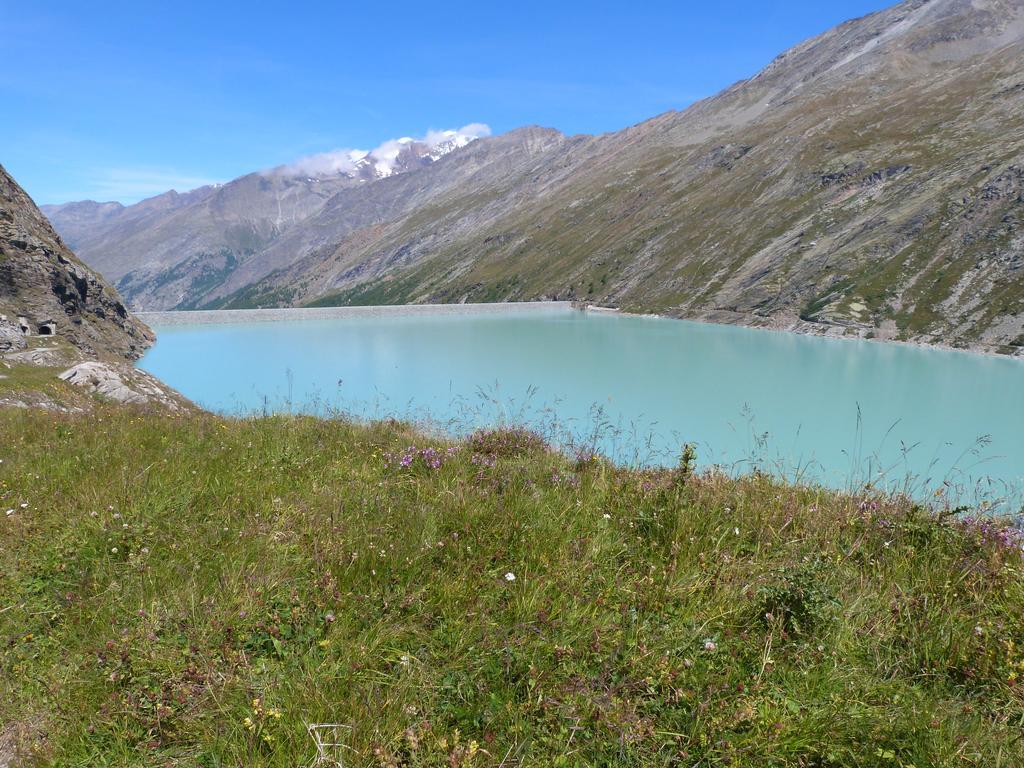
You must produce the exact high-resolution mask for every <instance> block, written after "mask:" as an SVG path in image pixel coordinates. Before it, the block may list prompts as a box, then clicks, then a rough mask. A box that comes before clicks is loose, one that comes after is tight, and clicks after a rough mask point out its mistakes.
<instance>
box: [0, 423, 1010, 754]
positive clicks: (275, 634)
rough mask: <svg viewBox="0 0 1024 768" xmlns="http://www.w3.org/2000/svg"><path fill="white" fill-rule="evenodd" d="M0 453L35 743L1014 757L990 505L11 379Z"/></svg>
mask: <svg viewBox="0 0 1024 768" xmlns="http://www.w3.org/2000/svg"><path fill="white" fill-rule="evenodd" d="M411 445H415V446H417V451H416V452H415V456H414V458H413V459H412V462H411V466H409V467H402V466H401V459H402V457H403V455H405V454H406V453H409V452H408V451H407V449H408V447H409V446H411ZM428 446H429V447H432V448H434V449H436V451H438V454H437V456H438V460H439V462H440V466H439V467H438V468H432V467H431V466H430V464H431V461H433V458H432V457H433V456H434V454H431V453H429V452H428V453H426V454H425V457H424V454H423V453H422V452H421V449H425V448H427V447H428ZM409 455H412V453H409ZM0 459H2V460H3V463H2V464H0V513H2V512H3V511H5V510H7V509H12V510H13V513H12V514H11V515H9V516H0V531H2V535H0V751H2V749H3V745H5V744H7V745H10V744H11V743H14V742H17V743H18V744H19V747H18V748H19V749H20V751H21V754H22V755H23V756H24V760H25V763H26V764H28V765H33V764H39V765H60V766H107V765H109V766H127V765H146V766H206V767H209V766H240V765H244V766H282V767H283V766H289V767H290V768H291V767H293V766H298V765H307V764H309V763H310V762H311V761H312V759H313V757H314V754H315V751H314V745H313V742H312V740H311V739H310V737H309V736H308V735H307V733H306V725H307V724H310V723H343V724H347V725H350V726H351V728H352V730H351V732H346V733H345V735H344V738H345V741H346V744H347V745H348V746H349V747H350V748H351V749H346V750H344V760H345V764H346V765H367V766H371V765H372V766H558V765H566V766H602V765H604V766H610V765H615V766H661V765H665V766H668V765H677V766H758V767H762V766H808V767H809V766H859V767H860V766H885V767H886V768H888V767H889V766H897V767H898V768H908V766H916V768H926V767H929V766H965V765H970V766H985V768H995V767H996V766H1006V767H1010V766H1019V765H1024V744H1022V741H1021V733H1022V728H1024V689H1022V688H1021V687H1020V685H1019V684H1018V676H1020V675H1024V617H1022V615H1021V610H1020V606H1021V605H1022V604H1024V571H1022V567H1024V565H1022V560H1021V552H1020V544H1019V542H1018V541H1009V542H1004V541H1002V540H1001V539H1002V537H1004V536H1009V534H1006V533H1004V532H1002V531H1000V530H998V529H997V528H996V527H995V526H994V525H980V524H967V523H964V522H958V521H956V519H955V518H954V517H952V516H947V517H945V518H942V517H940V516H935V515H933V514H931V513H927V512H925V511H923V510H922V509H920V508H919V507H917V506H915V505H913V504H912V503H910V502H908V501H906V500H902V499H882V498H875V497H873V496H871V495H870V494H861V495H855V496H851V495H842V494H836V493H832V492H827V491H823V490H818V489H814V488H802V487H793V486H788V485H783V484H780V483H778V482H776V481H773V480H771V479H769V478H767V477H763V476H753V477H748V478H744V479H739V480H734V479H728V478H726V477H723V476H720V475H713V474H697V475H695V474H693V473H692V471H690V470H689V469H688V468H684V469H681V470H676V471H674V472H673V471H659V472H637V471H628V470H624V469H617V468H615V467H612V466H610V465H609V464H607V463H605V462H603V461H601V460H581V461H575V460H573V459H569V458H566V457H564V456H561V455H559V454H557V453H554V452H552V451H549V450H548V449H546V448H545V447H544V445H543V444H542V443H540V442H539V441H538V440H536V439H531V438H529V437H528V436H525V435H522V434H519V433H501V434H498V435H491V436H485V437H480V438H478V439H477V440H475V441H473V442H465V443H458V444H448V443H443V442H440V441H437V440H433V439H429V438H426V437H424V436H422V435H420V434H417V433H416V432H414V431H413V430H411V429H410V428H409V427H407V426H403V425H401V424H396V423H382V424H376V425H370V426H359V425H354V424H350V423H347V422H345V421H341V420H318V419H314V418H299V417H275V418H264V419H253V420H228V419H222V418H218V417H215V416H211V415H206V414H192V415H179V416H173V415H162V414H155V413H146V412H142V411H136V410H130V409H118V408H113V407H106V406H102V405H98V406H95V407H94V408H93V409H92V410H91V411H90V412H89V413H86V414H78V415H54V414H46V413H40V412H34V411H21V410H19V411H14V410H9V411H4V412H0ZM22 505H25V506H24V507H23V506H22ZM506 574H514V577H515V578H514V580H512V579H511V578H507V577H506Z"/></svg>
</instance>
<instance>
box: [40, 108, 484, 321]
mask: <svg viewBox="0 0 1024 768" xmlns="http://www.w3.org/2000/svg"><path fill="white" fill-rule="evenodd" d="M485 131H486V126H480V125H470V126H465V127H464V128H462V129H460V130H459V131H437V132H432V133H430V134H428V135H427V136H426V137H424V138H423V139H412V138H402V139H397V140H394V141H389V142H385V143H384V144H382V145H381V146H380V147H378V148H376V149H375V150H372V151H370V152H360V151H346V152H341V153H328V154H324V155H317V156H314V157H311V158H306V159H305V160H303V161H300V162H298V163H295V164H294V165H291V166H280V167H278V168H274V169H271V170H268V171H264V172H259V173H251V174H248V175H246V176H243V177H241V178H238V179H235V180H234V181H232V182H230V183H228V184H223V185H211V186H206V187H201V188H199V189H196V190H193V191H191V192H187V193H184V194H179V193H178V192H176V191H170V192H166V193H164V194H162V195H158V196H156V197H153V198H150V199H148V200H143V201H142V202H140V203H137V204H135V205H131V206H122V205H121V204H119V203H113V202H109V203H97V202H93V201H84V202H76V203H68V204H65V205H56V206H54V205H50V206H43V211H44V212H45V213H46V215H47V216H49V217H50V220H51V221H52V222H53V223H54V225H55V226H56V227H57V228H58V229H59V231H61V232H62V233H63V234H64V236H65V237H66V238H67V240H68V242H69V244H70V245H71V246H72V247H73V248H74V249H75V250H76V251H77V252H78V253H80V254H81V255H82V257H83V258H84V259H86V260H87V262H88V263H89V264H90V265H91V266H93V267H94V268H96V269H97V270H99V271H100V272H102V273H103V274H104V275H105V276H106V277H108V278H109V279H111V280H113V281H115V282H116V283H117V285H118V287H119V289H120V290H121V292H122V293H123V294H124V295H125V297H126V298H127V299H128V300H129V302H130V303H132V304H133V305H135V306H136V307H138V308H144V309H167V308H188V307H192V306H195V305H196V304H198V303H199V302H200V301H202V300H203V299H204V297H205V296H206V295H207V294H208V293H209V292H210V291H212V290H214V289H216V288H217V287H218V286H220V285H221V284H222V283H224V282H225V281H227V280H228V279H229V278H231V277H232V273H233V272H235V271H236V270H239V269H241V268H242V267H243V266H244V269H242V274H244V275H254V277H252V278H251V279H258V278H260V277H263V276H264V275H265V274H266V273H267V272H268V271H270V270H269V269H264V270H262V271H260V269H259V268H258V267H257V263H264V262H269V263H270V264H271V265H272V268H273V267H279V266H282V265H284V264H286V263H287V260H288V258H289V257H290V254H289V253H285V255H284V256H283V257H281V256H278V257H274V258H276V260H274V258H270V259H268V258H267V257H266V256H264V252H265V251H266V250H268V249H270V248H271V247H272V246H274V245H275V244H276V243H277V242H278V241H279V240H280V239H281V238H282V236H283V235H284V234H285V233H287V232H289V231H291V230H294V229H296V228H298V227H300V226H302V225H305V224H306V223H307V222H308V220H309V219H310V218H311V217H313V216H314V215H315V214H317V213H318V212H320V211H321V210H322V209H323V208H324V207H325V206H326V205H327V204H328V202H329V201H332V200H334V199H335V198H336V196H337V195H338V194H339V193H341V192H344V191H351V190H355V189H363V188H369V187H374V186H376V185H375V182H378V181H381V180H390V179H392V178H394V177H398V176H401V175H403V174H406V173H409V172H412V171H416V170H418V169H422V168H424V167H427V166H429V165H431V164H432V163H434V162H436V161H437V160H439V159H441V158H442V157H444V156H445V155H447V154H449V153H451V152H454V151H455V150H457V149H461V148H463V147H465V146H467V145H469V144H470V143H471V142H472V141H474V140H476V138H477V136H478V135H480V134H482V133H484V132H485ZM357 197H358V196H357ZM367 197H369V198H372V197H373V195H372V194H369V195H367ZM369 205H370V206H371V207H372V205H373V203H372V202H371V203H370V204H369ZM364 207H365V206H364ZM357 220H358V221H362V220H363V219H357ZM329 229H330V228H329ZM310 234H311V237H310V238H300V239H312V240H313V241H314V242H318V239H317V236H316V235H315V234H312V233H310ZM301 255H303V254H296V257H298V256H301ZM237 281H238V278H235V282H236V283H237Z"/></svg>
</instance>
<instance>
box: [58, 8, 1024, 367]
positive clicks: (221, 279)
mask: <svg viewBox="0 0 1024 768" xmlns="http://www.w3.org/2000/svg"><path fill="white" fill-rule="evenodd" d="M1022 73H1024V0H909V2H904V3H901V4H899V5H896V6H894V7H893V8H890V9H887V10H884V11H881V12H878V13H875V14H871V15H869V16H865V17H863V18H860V19H855V20H852V21H849V22H846V23H844V24H842V25H840V26H838V27H836V28H835V29H832V30H830V31H828V32H826V33H825V34H823V35H820V36H819V37H816V38H814V39H811V40H808V41H806V42H804V43H801V44H800V45H797V46H796V47H794V48H793V49H791V50H789V51H787V52H785V53H783V54H782V55H781V56H779V57H778V58H777V59H775V60H774V61H773V62H771V63H770V64H769V65H768V66H767V67H766V68H765V69H764V70H763V71H761V72H760V73H758V74H757V75H755V76H754V77H752V78H750V79H749V80H746V81H743V82H740V83H737V84H736V85H734V86H732V87H730V88H728V89H727V90H725V91H723V92H722V93H720V94H718V95H717V96H715V97H713V98H710V99H707V100H705V101H702V102H698V103H696V104H694V105H693V106H691V107H690V108H688V109H686V110H684V111H682V112H669V113H665V114H663V115H659V116H657V117H655V118H653V119H651V120H649V121H647V122H644V123H641V124H639V125H637V126H633V127H631V128H628V129H625V130H623V131H619V132H615V133H610V134H604V135H601V136H576V137H564V136H561V135H560V134H558V133H556V132H553V131H550V130H545V129H536V128H531V129H523V130H520V131H513V132H511V133H509V134H505V135H503V136H496V137H492V138H481V139H479V140H478V141H474V142H473V143H472V144H470V145H469V146H466V147H463V148H461V149H459V151H457V152H451V153H450V154H448V155H446V156H444V157H442V158H441V159H439V160H438V161H437V162H431V163H429V164H427V165H423V166H420V167H416V168H413V169H410V170H408V171H407V172H405V173H402V174H399V175H395V176H390V177H387V178H381V179H374V180H371V181H366V182H361V183H358V184H356V183H347V184H345V185H339V186H337V187H336V188H330V189H325V188H324V187H323V186H321V185H322V184H323V181H320V182H316V187H315V188H316V189H317V190H319V191H320V192H321V193H322V195H323V197H322V199H321V201H320V202H319V203H317V204H316V205H310V206H309V207H308V209H306V210H305V212H304V215H302V216H301V217H295V218H293V219H292V221H294V224H292V225H290V226H287V227H278V228H277V229H273V228H269V229H267V230H266V236H263V233H264V230H259V232H260V235H261V236H260V237H258V238H257V237H254V238H252V239H251V240H249V241H245V242H237V240H238V239H239V238H238V237H237V234H238V233H237V232H236V242H235V243H234V244H233V247H228V248H227V249H226V251H218V252H216V253H219V254H220V255H212V254H213V253H214V252H212V251H211V252H210V254H209V255H205V256H204V255H197V254H200V253H201V251H200V249H197V248H196V247H181V243H182V242H183V241H186V240H188V238H191V237H193V236H194V232H195V231H196V230H197V229H201V228H198V227H196V228H193V229H188V227H192V222H193V221H194V220H193V219H191V218H190V219H188V220H185V219H178V220H177V222H176V223H172V221H173V219H174V216H175V215H180V214H171V215H169V216H168V215H164V216H163V217H162V218H160V220H159V222H158V224H151V225H147V226H146V227H143V228H141V229H139V230H137V231H136V233H135V234H134V235H133V237H131V238H129V239H127V240H117V239H114V238H110V239H107V240H106V241H105V242H103V243H102V245H100V244H99V243H98V242H97V241H95V240H87V239H85V238H83V239H82V240H81V242H82V253H83V254H84V257H85V258H86V259H87V260H89V262H90V263H91V264H93V265H94V266H96V267H97V268H98V269H100V270H101V271H105V272H107V273H108V274H109V276H110V277H111V278H112V279H115V280H118V281H119V282H118V284H119V285H120V286H121V287H122V289H123V290H125V292H126V293H127V294H128V295H129V296H130V297H131V298H132V299H133V300H134V301H136V302H137V303H138V304H139V305H140V306H145V307H147V308H164V307H182V308H184V307H187V306H200V305H205V306H227V307H231V306H254V305H280V304H308V303H316V304H346V303H397V302H426V301H431V302H434V301H451V302H458V301H480V300H484V301H491V300H525V299H534V298H545V297H547V298H575V299H581V300H589V301H593V302H596V303H602V304H604V303H607V304H615V305H618V306H621V307H623V308H625V309H630V310H636V311H647V312H659V313H664V314H668V315H672V316H678V317H686V318H693V319H698V320H709V321H715V322H727V323H741V324H746V325H753V326H766V327H776V328H787V329H793V330H799V331H804V332H810V333H821V334H829V335H852V336H860V337H874V338H883V339H893V338H898V339H905V340H913V341H919V342H926V343H941V344H949V345H953V346H963V347H970V348H974V349H983V350H991V351H999V352H1020V351H1021V350H1022V348H1024V280H1022V277H1024V222H1022V218H1024V74H1022ZM247 178H248V177H247ZM259 178H260V179H264V180H265V181H266V183H267V184H269V185H270V186H269V187H268V188H267V189H265V190H264V189H262V188H260V189H257V190H255V191H254V192H253V200H252V209H251V210H257V209H259V208H260V207H261V206H263V207H267V208H270V209H271V210H273V209H274V208H275V204H274V199H275V196H276V195H277V194H279V192H278V189H279V188H278V187H277V186H275V185H283V184H284V183H285V181H284V180H281V179H278V180H276V181H272V180H267V179H266V177H259ZM243 182H244V179H243V180H239V181H238V182H233V184H234V183H243ZM248 183H250V184H256V182H248ZM287 183H288V184H291V185H302V184H310V185H313V184H314V182H309V181H303V180H301V179H295V178H290V179H288V180H287ZM226 186H230V185H226ZM200 192H201V191H197V192H196V193H193V194H200ZM205 194H206V195H209V196H210V198H209V199H212V198H213V196H214V193H212V192H207V193H205ZM311 194H312V189H311V190H310V191H309V192H306V191H305V190H304V191H303V195H302V197H303V199H307V198H308V197H309V195H311ZM127 210H129V211H130V210H131V209H127ZM189 210H191V208H189ZM286 210H287V209H286ZM247 215H249V216H252V215H253V214H251V213H247ZM54 220H55V222H56V223H57V226H58V228H63V227H64V224H63V223H62V217H61V216H59V215H56V212H55V215H54ZM168 226H169V227H170V229H169V230H168V229H163V228H164V227H168ZM211 228H213V225H212V224H211ZM215 229H216V232H217V237H219V238H220V239H221V242H226V241H228V240H229V239H230V233H231V232H234V231H235V230H232V229H231V227H228V226H224V225H223V223H219V224H218V225H217V227H216V228H215ZM67 231H68V233H69V237H70V236H71V232H72V229H71V228H70V227H69V229H68V230H67ZM108 231H109V230H108ZM248 232H249V229H245V230H244V233H248ZM76 238H77V235H76ZM243 239H244V238H243ZM172 240H176V242H177V245H176V246H175V247H176V248H177V250H176V251H175V252H174V253H175V255H174V257H173V258H174V259H177V260H178V261H177V262H175V265H171V264H169V263H168V262H166V261H162V260H161V259H162V257H159V258H158V256H159V255H160V254H166V253H168V251H167V249H166V244H167V243H168V242H170V241H172ZM125 243H127V245H125ZM142 245H145V247H140V246H142ZM244 245H248V247H247V248H244V247H239V246H244ZM202 248H207V250H209V249H208V247H207V246H206V245H205V244H204V245H203V246H202ZM183 258H184V259H185V260H186V261H187V260H188V259H192V260H198V261H199V262H200V263H205V262H204V259H205V260H207V261H210V262H211V265H210V266H209V267H208V268H206V271H205V272H204V271H202V270H201V269H200V270H197V269H196V268H193V267H192V266H186V267H185V268H184V272H185V274H186V277H184V278H182V277H181V271H182V270H181V269H179V266H176V265H181V264H185V263H186V261H182V259H183ZM232 259H233V260H234V261H231V260H232ZM115 260H116V261H117V262H118V264H119V265H120V266H119V268H118V269H117V270H108V266H107V265H108V264H110V263H112V262H113V261H115ZM189 263H190V262H189ZM161 265H163V266H161ZM196 275H200V277H196ZM172 283H173V284H174V285H175V288H174V290H166V289H165V287H166V286H167V285H168V284H172Z"/></svg>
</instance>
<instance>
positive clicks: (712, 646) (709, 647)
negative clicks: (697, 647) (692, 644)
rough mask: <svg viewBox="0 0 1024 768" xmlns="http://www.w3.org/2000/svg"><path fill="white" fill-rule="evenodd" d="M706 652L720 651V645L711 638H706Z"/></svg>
mask: <svg viewBox="0 0 1024 768" xmlns="http://www.w3.org/2000/svg"><path fill="white" fill-rule="evenodd" d="M704 650H705V651H708V652H710V651H715V650H718V643H716V642H715V641H714V640H712V639H711V638H710V637H709V638H706V639H705V640H704Z"/></svg>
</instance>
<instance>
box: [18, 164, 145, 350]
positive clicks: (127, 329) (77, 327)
mask: <svg viewBox="0 0 1024 768" xmlns="http://www.w3.org/2000/svg"><path fill="white" fill-rule="evenodd" d="M90 215H93V214H91V213H90ZM31 336H55V337H58V338H61V339H65V340H67V341H68V342H70V343H71V345H72V346H74V347H75V348H76V349H77V350H78V352H80V353H82V354H84V355H85V356H88V357H90V358H100V359H113V360H134V359H136V358H138V357H139V356H140V355H141V354H142V352H143V351H144V350H145V349H146V347H148V346H149V345H150V344H151V343H152V342H153V334H152V332H151V331H150V330H149V329H148V328H147V327H146V326H145V325H143V324H142V323H141V322H139V321H138V320H136V319H135V318H133V317H132V316H131V315H129V313H128V310H127V309H126V308H125V306H124V304H123V303H122V301H121V298H120V297H119V296H118V294H117V291H115V290H114V289H113V288H111V287H110V286H109V285H108V284H107V283H106V282H105V281H104V280H103V279H102V278H101V277H99V276H98V275H97V274H95V273H94V272H93V271H92V270H90V269H89V268H87V267H86V266H85V265H84V264H82V263H81V262H80V261H79V260H78V259H77V258H76V257H75V256H74V254H72V253H71V251H70V250H69V249H68V248H67V246H66V245H65V244H64V242H63V241H62V240H61V238H60V237H59V236H58V235H57V233H56V232H54V231H53V228H52V227H51V226H50V223H49V222H48V221H47V220H46V217H45V216H43V214H42V213H41V212H40V211H39V209H38V208H36V206H35V204H34V203H33V202H32V200H31V198H29V196H28V195H27V194H25V192H24V190H22V188H21V187H20V186H18V184H17V182H15V181H14V179H12V178H11V177H10V175H9V174H8V173H7V171H6V170H5V169H4V168H3V167H2V166H0V352H4V353H9V352H12V351H13V352H17V351H18V350H22V349H24V348H25V347H26V346H27V337H31Z"/></svg>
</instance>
